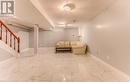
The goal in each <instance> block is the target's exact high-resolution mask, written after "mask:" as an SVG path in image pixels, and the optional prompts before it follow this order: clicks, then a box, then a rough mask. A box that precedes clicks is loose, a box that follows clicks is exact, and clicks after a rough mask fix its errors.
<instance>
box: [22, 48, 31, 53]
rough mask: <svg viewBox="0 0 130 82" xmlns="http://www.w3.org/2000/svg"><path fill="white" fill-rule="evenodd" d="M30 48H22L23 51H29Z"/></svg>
mask: <svg viewBox="0 0 130 82" xmlns="http://www.w3.org/2000/svg"><path fill="white" fill-rule="evenodd" d="M29 49H30V48H26V49H23V50H21V53H23V52H26V51H28V50H29Z"/></svg>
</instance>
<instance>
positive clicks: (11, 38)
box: [0, 20, 20, 53]
mask: <svg viewBox="0 0 130 82" xmlns="http://www.w3.org/2000/svg"><path fill="white" fill-rule="evenodd" d="M4 30H5V32H4ZM4 33H5V34H4ZM4 38H5V40H4ZM0 40H2V41H4V42H5V43H6V44H7V45H9V46H10V47H11V48H13V49H14V50H16V51H17V52H18V53H20V38H19V37H17V36H16V35H15V34H14V33H13V32H12V31H11V30H10V29H9V28H8V27H7V26H6V25H5V24H4V23H3V22H2V21H1V20H0Z"/></svg>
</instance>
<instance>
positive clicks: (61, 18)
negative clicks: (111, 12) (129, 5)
mask: <svg viewBox="0 0 130 82" xmlns="http://www.w3.org/2000/svg"><path fill="white" fill-rule="evenodd" d="M38 1H39V2H40V4H41V6H42V7H43V9H44V10H45V12H46V14H48V16H49V17H50V19H51V20H52V21H53V23H54V24H55V25H58V24H60V23H63V22H67V23H72V21H73V20H76V23H74V24H73V25H74V26H75V25H79V24H84V23H86V22H87V21H89V20H91V19H92V18H94V17H95V16H97V15H98V14H99V13H101V12H102V11H103V10H105V9H106V8H108V7H110V6H111V5H112V4H113V2H114V1H115V0H68V1H69V2H70V3H74V4H75V5H76V8H75V9H74V10H72V11H71V12H70V13H66V12H64V11H62V10H61V9H60V7H61V6H62V5H63V4H64V1H65V0H38Z"/></svg>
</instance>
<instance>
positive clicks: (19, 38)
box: [18, 37, 20, 53]
mask: <svg viewBox="0 0 130 82" xmlns="http://www.w3.org/2000/svg"><path fill="white" fill-rule="evenodd" d="M18 53H20V38H19V37H18Z"/></svg>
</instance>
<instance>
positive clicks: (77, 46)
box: [71, 41, 87, 55]
mask: <svg viewBox="0 0 130 82" xmlns="http://www.w3.org/2000/svg"><path fill="white" fill-rule="evenodd" d="M71 46H72V52H73V53H74V54H76V55H83V54H86V50H87V45H86V44H85V43H84V42H80V41H72V42H71Z"/></svg>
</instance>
